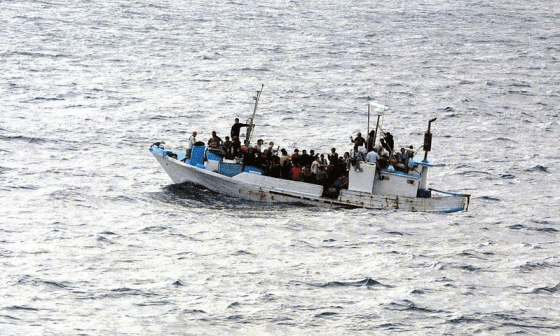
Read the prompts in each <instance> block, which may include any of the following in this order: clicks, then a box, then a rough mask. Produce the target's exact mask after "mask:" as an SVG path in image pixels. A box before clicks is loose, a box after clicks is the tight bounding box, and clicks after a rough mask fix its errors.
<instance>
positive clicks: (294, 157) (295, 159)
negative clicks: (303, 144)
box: [291, 148, 301, 168]
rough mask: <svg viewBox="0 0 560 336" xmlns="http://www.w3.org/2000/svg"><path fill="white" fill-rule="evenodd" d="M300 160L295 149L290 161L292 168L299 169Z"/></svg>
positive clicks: (297, 150)
mask: <svg viewBox="0 0 560 336" xmlns="http://www.w3.org/2000/svg"><path fill="white" fill-rule="evenodd" d="M300 158H301V157H300V156H299V149H297V148H296V149H294V154H292V159H291V161H292V165H293V166H294V167H298V168H299V167H300V165H301V162H300Z"/></svg>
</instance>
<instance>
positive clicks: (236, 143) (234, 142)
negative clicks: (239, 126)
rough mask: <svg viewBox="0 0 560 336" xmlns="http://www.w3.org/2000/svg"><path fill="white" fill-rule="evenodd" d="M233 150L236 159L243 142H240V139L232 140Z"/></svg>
mask: <svg viewBox="0 0 560 336" xmlns="http://www.w3.org/2000/svg"><path fill="white" fill-rule="evenodd" d="M231 149H232V152H233V156H234V157H236V156H237V154H239V152H240V150H241V141H239V137H234V138H232V141H231Z"/></svg>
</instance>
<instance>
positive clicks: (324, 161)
mask: <svg viewBox="0 0 560 336" xmlns="http://www.w3.org/2000/svg"><path fill="white" fill-rule="evenodd" d="M319 163H320V164H321V167H325V166H327V160H325V154H321V155H320V156H319Z"/></svg>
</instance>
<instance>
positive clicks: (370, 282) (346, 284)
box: [316, 278, 390, 287]
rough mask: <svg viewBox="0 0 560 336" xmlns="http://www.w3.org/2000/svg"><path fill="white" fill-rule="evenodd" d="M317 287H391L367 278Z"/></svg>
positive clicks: (334, 282)
mask: <svg viewBox="0 0 560 336" xmlns="http://www.w3.org/2000/svg"><path fill="white" fill-rule="evenodd" d="M316 286H317V287H360V286H366V287H371V286H383V287H390V286H388V285H384V284H382V283H381V282H379V281H377V280H374V279H372V278H365V279H363V280H357V281H331V282H327V283H324V284H318V285H316Z"/></svg>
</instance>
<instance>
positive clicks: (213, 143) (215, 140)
mask: <svg viewBox="0 0 560 336" xmlns="http://www.w3.org/2000/svg"><path fill="white" fill-rule="evenodd" d="M222 143H223V141H222V138H220V137H219V136H218V135H216V131H212V137H211V138H210V140H208V147H211V148H218V147H219V146H220V145H221V144H222Z"/></svg>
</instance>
